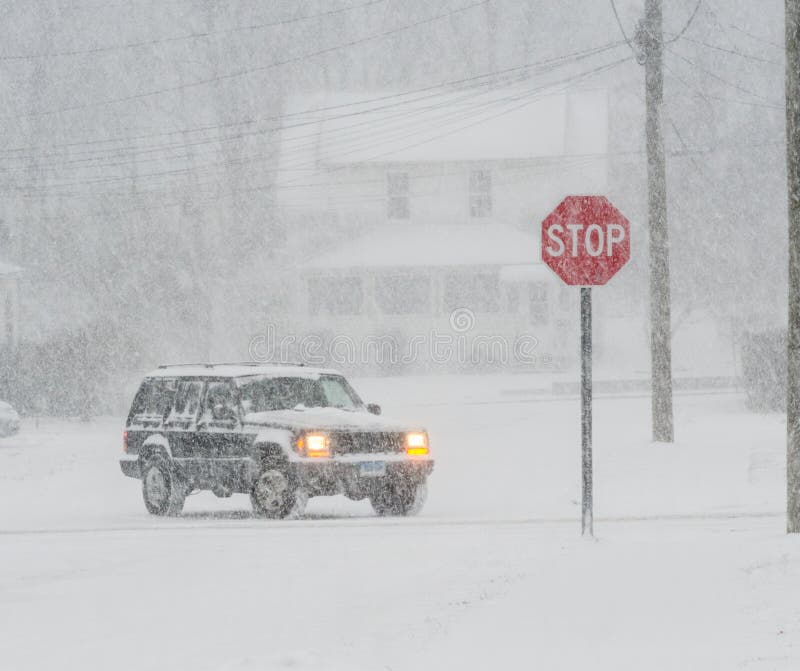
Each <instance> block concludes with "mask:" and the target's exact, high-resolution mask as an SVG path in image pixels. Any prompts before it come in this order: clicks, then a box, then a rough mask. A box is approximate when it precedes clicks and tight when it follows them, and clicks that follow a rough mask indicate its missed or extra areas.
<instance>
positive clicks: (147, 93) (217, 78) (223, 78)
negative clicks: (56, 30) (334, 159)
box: [20, 0, 492, 117]
mask: <svg viewBox="0 0 800 671" xmlns="http://www.w3.org/2000/svg"><path fill="white" fill-rule="evenodd" d="M491 1H492V0H480V1H479V2H474V3H472V4H469V5H465V6H464V7H460V8H458V9H453V10H450V11H448V12H444V13H441V14H437V15H435V16H430V17H428V18H426V19H422V20H420V21H415V22H413V23H409V24H406V25H404V26H399V27H398V28H393V29H391V30H385V31H383V32H380V33H375V34H373V35H368V36H366V37H362V38H359V39H356V40H351V41H349V42H344V43H342V44H337V45H335V46H332V47H326V48H325V49H319V50H317V51H312V52H309V53H306V54H302V55H300V56H294V57H292V58H287V59H285V60H282V61H275V62H273V63H269V64H267V65H261V66H258V67H254V68H245V69H242V70H237V71H235V72H229V73H226V74H224V75H216V76H214V77H208V78H206V79H199V80H197V81H194V82H189V83H187V84H179V85H177V86H168V87H164V88H160V89H153V90H151V91H143V92H141V93H135V94H132V95H129V96H123V97H119V98H109V99H107V100H98V101H95V102H91V103H85V104H82V105H72V106H70V107H62V108H60V109H56V110H45V111H42V112H33V113H30V114H23V115H20V116H23V117H39V116H51V115H53V114H62V113H65V112H76V111H80V110H85V109H90V108H92V107H101V106H105V105H114V104H118V103H123V102H131V101H134V100H141V99H143V98H150V97H152V96H158V95H162V94H165V93H175V92H177V91H183V90H186V89H189V88H195V87H198V86H205V85H206V84H213V83H215V82H221V81H227V80H229V79H236V78H238V77H243V76H246V75H250V74H254V73H256V72H265V71H267V70H271V69H273V68H277V67H282V66H285V65H290V64H292V63H299V62H302V61H304V60H308V59H310V58H316V57H318V56H322V55H324V54H329V53H332V52H334V51H339V50H340V49H347V48H349V47H353V46H357V45H359V44H366V43H368V42H372V41H375V40H379V39H383V38H385V37H389V36H390V35H396V34H398V33H402V32H405V31H407V30H412V29H414V28H419V27H420V26H424V25H428V24H430V23H433V22H435V21H440V20H442V19H446V18H449V17H451V16H455V15H456V14H460V13H463V12H466V11H469V10H472V9H475V8H476V7H481V6H483V5H485V4H487V3H489V2H491Z"/></svg>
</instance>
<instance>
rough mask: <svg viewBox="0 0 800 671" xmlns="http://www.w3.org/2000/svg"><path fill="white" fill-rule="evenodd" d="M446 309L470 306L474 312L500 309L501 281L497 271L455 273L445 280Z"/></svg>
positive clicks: (451, 309) (444, 300) (444, 297)
mask: <svg viewBox="0 0 800 671" xmlns="http://www.w3.org/2000/svg"><path fill="white" fill-rule="evenodd" d="M443 302H444V309H445V311H446V312H453V311H454V310H456V309H458V308H468V309H470V310H472V311H473V312H499V311H500V282H499V278H498V275H497V274H496V273H453V274H452V275H447V276H446V277H445V280H444V296H443Z"/></svg>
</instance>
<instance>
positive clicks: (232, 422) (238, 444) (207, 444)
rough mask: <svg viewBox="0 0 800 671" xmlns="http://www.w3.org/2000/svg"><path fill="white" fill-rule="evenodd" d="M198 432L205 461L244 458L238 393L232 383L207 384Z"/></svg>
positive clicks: (224, 381)
mask: <svg viewBox="0 0 800 671" xmlns="http://www.w3.org/2000/svg"><path fill="white" fill-rule="evenodd" d="M197 428H198V432H197V440H198V444H199V448H200V451H201V452H202V455H203V456H204V457H205V458H208V459H229V458H231V457H241V456H243V453H242V438H243V436H242V430H241V429H242V422H241V413H240V410H239V401H238V393H237V390H236V388H235V386H234V385H233V382H232V381H231V380H214V381H209V382H208V383H207V385H206V388H205V392H204V394H203V403H202V405H201V410H200V417H199V419H198V420H197Z"/></svg>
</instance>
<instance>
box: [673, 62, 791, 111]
mask: <svg viewBox="0 0 800 671" xmlns="http://www.w3.org/2000/svg"><path fill="white" fill-rule="evenodd" d="M669 52H670V53H671V54H672V55H673V56H677V57H678V58H679V59H680V60H682V61H684V62H685V63H688V64H689V65H691V66H692V67H693V68H696V69H697V70H699V71H700V72H702V73H704V74H706V75H708V76H709V77H711V78H713V79H716V80H717V81H719V82H721V83H722V84H725V85H727V86H731V87H733V88H735V89H736V90H738V91H741V92H742V93H746V94H747V95H751V96H753V97H755V98H760V99H761V100H763V101H765V102H767V103H770V104H771V105H774V106H776V107H783V106H782V105H779V104H778V103H775V102H773V101H772V100H770V99H769V98H767V97H765V96H762V95H761V94H760V93H756V92H755V91H751V90H750V89H747V88H745V87H743V86H740V85H739V84H736V83H734V82H729V81H728V80H727V79H724V78H722V77H720V76H719V75H718V74H716V73H715V72H711V71H710V70H707V69H706V68H704V67H703V66H701V65H698V64H697V63H695V62H694V61H693V60H691V59H690V58H686V56H684V55H682V54H681V53H679V52H677V51H675V50H674V49H672V48H670V49H669Z"/></svg>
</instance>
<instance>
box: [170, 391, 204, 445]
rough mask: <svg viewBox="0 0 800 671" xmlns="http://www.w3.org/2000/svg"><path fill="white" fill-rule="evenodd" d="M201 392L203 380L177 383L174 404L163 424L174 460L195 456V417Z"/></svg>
mask: <svg viewBox="0 0 800 671" xmlns="http://www.w3.org/2000/svg"><path fill="white" fill-rule="evenodd" d="M202 392H203V380H200V379H197V378H186V379H181V380H179V381H178V385H177V389H176V391H175V403H174V404H173V406H172V409H171V410H170V413H169V415H168V416H167V419H166V420H165V422H164V426H165V428H166V430H167V433H168V440H169V445H170V449H171V450H172V455H173V456H174V457H176V458H181V459H187V458H191V457H195V456H196V455H197V452H198V448H199V445H198V440H197V416H198V413H199V411H200V400H201V398H202Z"/></svg>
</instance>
